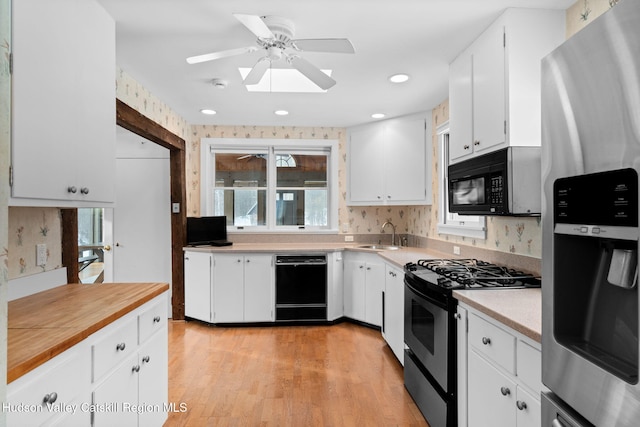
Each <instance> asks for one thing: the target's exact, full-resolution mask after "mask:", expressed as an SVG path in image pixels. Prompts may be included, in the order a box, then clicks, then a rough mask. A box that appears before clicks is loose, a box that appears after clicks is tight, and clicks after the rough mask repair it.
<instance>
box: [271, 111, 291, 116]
mask: <svg viewBox="0 0 640 427" xmlns="http://www.w3.org/2000/svg"><path fill="white" fill-rule="evenodd" d="M273 113H274V114H275V115H277V116H286V115H288V114H289V112H288V111H287V110H276V111H274V112H273Z"/></svg>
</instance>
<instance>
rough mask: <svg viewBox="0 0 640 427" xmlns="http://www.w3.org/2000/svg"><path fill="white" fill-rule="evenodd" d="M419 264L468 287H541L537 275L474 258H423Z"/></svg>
mask: <svg viewBox="0 0 640 427" xmlns="http://www.w3.org/2000/svg"><path fill="white" fill-rule="evenodd" d="M417 265H419V266H421V267H423V268H426V269H428V270H431V271H433V272H435V273H437V274H440V275H442V276H444V277H446V278H447V279H450V280H452V281H455V282H458V283H459V284H461V285H464V286H465V287H467V288H474V289H477V288H496V287H539V286H540V282H539V279H537V278H536V277H535V276H533V275H531V274H528V273H524V272H522V271H518V270H514V269H511V268H508V267H503V266H499V265H495V264H492V263H490V262H486V261H481V260H477V259H474V258H465V259H421V260H419V261H418V262H417Z"/></svg>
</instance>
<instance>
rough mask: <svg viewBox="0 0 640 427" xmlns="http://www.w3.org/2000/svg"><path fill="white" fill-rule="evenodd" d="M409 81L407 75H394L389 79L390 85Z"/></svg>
mask: <svg viewBox="0 0 640 427" xmlns="http://www.w3.org/2000/svg"><path fill="white" fill-rule="evenodd" d="M407 80H409V75H408V74H404V73H398V74H394V75H392V76H390V77H389V81H390V82H391V83H404V82H406V81H407Z"/></svg>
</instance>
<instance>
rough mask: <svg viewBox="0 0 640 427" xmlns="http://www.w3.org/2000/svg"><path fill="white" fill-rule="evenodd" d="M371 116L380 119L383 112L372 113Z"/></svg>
mask: <svg viewBox="0 0 640 427" xmlns="http://www.w3.org/2000/svg"><path fill="white" fill-rule="evenodd" d="M371 117H372V118H374V119H382V118H384V113H373V114H372V115H371Z"/></svg>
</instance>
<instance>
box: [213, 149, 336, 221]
mask: <svg viewBox="0 0 640 427" xmlns="http://www.w3.org/2000/svg"><path fill="white" fill-rule="evenodd" d="M338 149H339V141H338V140H335V139H277V138H274V139H259V138H247V139H237V138H203V139H202V140H201V144H200V170H201V171H202V174H201V178H200V207H201V208H200V210H201V215H202V216H207V215H212V212H213V191H212V189H213V188H214V187H215V162H213V154H214V152H227V153H230V152H233V153H243V152H245V151H246V152H249V151H251V152H254V153H255V152H265V151H266V153H267V211H266V224H265V225H257V226H229V225H228V226H227V232H229V233H265V234H269V233H272V234H274V233H275V234H277V233H303V234H314V233H315V234H336V233H338V221H339V218H338V203H339V202H338V200H339V198H338V195H339V182H338V158H339V157H340V156H339V152H338ZM284 152H286V153H291V154H314V155H319V154H323V155H326V156H327V225H326V226H298V225H276V207H275V205H276V204H275V200H276V199H275V195H276V187H277V182H276V181H277V180H276V175H277V168H276V157H275V156H276V155H277V154H283V153H284Z"/></svg>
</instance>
